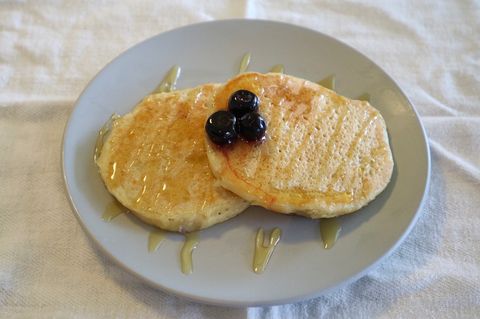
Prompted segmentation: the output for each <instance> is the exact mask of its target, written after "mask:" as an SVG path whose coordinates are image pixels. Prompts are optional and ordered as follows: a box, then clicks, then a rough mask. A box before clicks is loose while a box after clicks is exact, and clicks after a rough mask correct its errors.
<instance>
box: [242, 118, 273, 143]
mask: <svg viewBox="0 0 480 319" xmlns="http://www.w3.org/2000/svg"><path fill="white" fill-rule="evenodd" d="M238 129H239V134H240V136H241V137H242V138H243V139H245V140H247V141H260V140H261V139H262V138H263V137H264V136H265V131H266V130H267V124H266V123H265V120H264V119H263V118H262V117H261V116H260V114H258V113H254V112H250V113H247V114H245V115H244V116H242V117H241V118H240V120H239V124H238Z"/></svg>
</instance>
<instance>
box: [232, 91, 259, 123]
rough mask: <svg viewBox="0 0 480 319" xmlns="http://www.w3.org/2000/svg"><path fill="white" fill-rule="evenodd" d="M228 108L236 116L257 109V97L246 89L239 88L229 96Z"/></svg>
mask: <svg viewBox="0 0 480 319" xmlns="http://www.w3.org/2000/svg"><path fill="white" fill-rule="evenodd" d="M228 110H229V111H230V112H232V113H233V114H235V116H237V117H238V118H240V117H241V116H243V115H244V114H247V113H249V112H257V111H258V97H257V96H256V95H255V94H254V93H252V92H250V91H247V90H239V91H236V92H235V93H233V94H232V95H231V96H230V100H229V101H228Z"/></svg>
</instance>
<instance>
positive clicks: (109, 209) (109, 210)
mask: <svg viewBox="0 0 480 319" xmlns="http://www.w3.org/2000/svg"><path fill="white" fill-rule="evenodd" d="M127 212H128V209H127V208H126V207H124V206H123V205H122V204H120V203H119V202H118V201H117V200H116V199H115V198H113V199H112V201H111V202H109V203H108V204H107V206H105V210H104V211H103V214H102V219H103V220H104V221H106V222H110V221H112V220H113V219H114V218H115V217H117V216H119V215H121V214H123V213H127Z"/></svg>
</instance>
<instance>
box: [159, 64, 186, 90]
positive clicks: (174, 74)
mask: <svg viewBox="0 0 480 319" xmlns="http://www.w3.org/2000/svg"><path fill="white" fill-rule="evenodd" d="M181 72H182V69H181V68H180V67H179V66H178V65H174V66H173V67H172V68H171V69H170V70H169V71H168V73H167V74H166V75H165V77H164V78H163V80H162V82H160V84H159V85H158V86H157V87H156V88H155V90H153V92H152V94H154V93H163V92H171V91H174V90H175V89H176V85H177V80H178V78H179V77H180V73H181Z"/></svg>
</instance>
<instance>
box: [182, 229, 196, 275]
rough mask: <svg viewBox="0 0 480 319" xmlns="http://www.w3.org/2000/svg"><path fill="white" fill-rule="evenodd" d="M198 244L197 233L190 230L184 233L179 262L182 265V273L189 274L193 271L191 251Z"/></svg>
mask: <svg viewBox="0 0 480 319" xmlns="http://www.w3.org/2000/svg"><path fill="white" fill-rule="evenodd" d="M197 245H198V233H197V232H191V233H187V234H185V242H184V243H183V247H182V250H181V252H180V263H181V265H182V273H184V274H185V275H190V274H191V273H192V272H193V262H192V253H193V250H194V249H195V248H197Z"/></svg>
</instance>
